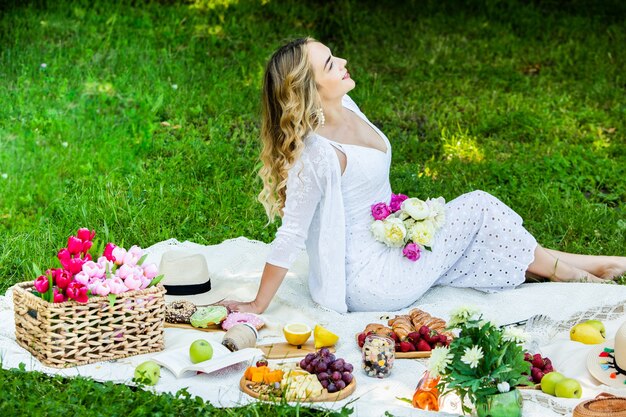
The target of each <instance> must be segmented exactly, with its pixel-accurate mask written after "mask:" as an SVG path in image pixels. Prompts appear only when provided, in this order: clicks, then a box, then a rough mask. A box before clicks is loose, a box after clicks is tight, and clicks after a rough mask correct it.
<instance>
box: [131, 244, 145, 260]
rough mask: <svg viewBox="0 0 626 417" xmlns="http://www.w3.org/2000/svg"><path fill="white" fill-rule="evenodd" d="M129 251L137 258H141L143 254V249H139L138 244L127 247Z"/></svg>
mask: <svg viewBox="0 0 626 417" xmlns="http://www.w3.org/2000/svg"><path fill="white" fill-rule="evenodd" d="M128 252H129V253H132V254H133V255H135V256H136V257H138V258H141V257H142V256H143V249H141V248H140V247H139V246H137V245H133V246H131V248H130V249H128Z"/></svg>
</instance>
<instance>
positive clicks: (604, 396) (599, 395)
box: [596, 392, 615, 400]
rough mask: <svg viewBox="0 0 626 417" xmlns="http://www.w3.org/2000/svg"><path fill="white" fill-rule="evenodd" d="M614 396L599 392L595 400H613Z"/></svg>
mask: <svg viewBox="0 0 626 417" xmlns="http://www.w3.org/2000/svg"><path fill="white" fill-rule="evenodd" d="M614 397H615V395H613V394H609V393H608V392H601V393H600V394H598V395H596V400H601V399H603V398H614Z"/></svg>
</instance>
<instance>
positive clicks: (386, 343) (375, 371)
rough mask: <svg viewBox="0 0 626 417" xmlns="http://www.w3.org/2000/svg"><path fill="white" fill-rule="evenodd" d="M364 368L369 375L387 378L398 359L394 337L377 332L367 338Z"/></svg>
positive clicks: (363, 349)
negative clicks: (377, 333)
mask: <svg viewBox="0 0 626 417" xmlns="http://www.w3.org/2000/svg"><path fill="white" fill-rule="evenodd" d="M361 352H362V354H363V370H364V371H365V374H366V375H367V376H371V377H376V378H386V377H388V376H389V373H390V372H391V368H392V367H393V362H394V360H395V359H396V344H395V342H394V341H393V339H391V338H389V337H385V336H380V335H376V334H370V335H369V336H367V337H366V338H365V342H364V343H363V348H362V349H361Z"/></svg>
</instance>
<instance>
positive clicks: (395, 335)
mask: <svg viewBox="0 0 626 417" xmlns="http://www.w3.org/2000/svg"><path fill="white" fill-rule="evenodd" d="M391 338H392V339H393V341H394V342H399V341H400V339H399V338H398V335H397V334H396V332H391Z"/></svg>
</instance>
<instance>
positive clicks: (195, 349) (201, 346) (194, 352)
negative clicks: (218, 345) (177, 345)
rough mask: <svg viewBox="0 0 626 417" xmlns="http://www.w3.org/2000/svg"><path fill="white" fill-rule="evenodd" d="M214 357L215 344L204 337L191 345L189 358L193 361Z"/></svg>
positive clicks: (197, 361) (202, 360)
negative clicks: (212, 344)
mask: <svg viewBox="0 0 626 417" xmlns="http://www.w3.org/2000/svg"><path fill="white" fill-rule="evenodd" d="M212 357H213V346H211V344H210V343H209V342H207V341H206V340H204V339H198V340H196V341H195V342H193V343H192V344H191V346H189V359H191V362H193V363H199V362H204V361H208V360H209V359H211V358H212Z"/></svg>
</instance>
